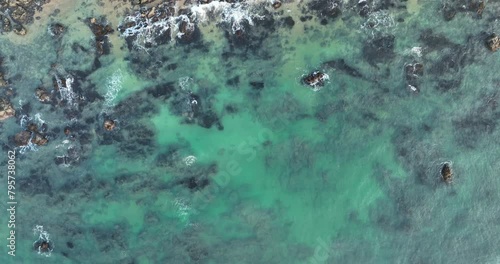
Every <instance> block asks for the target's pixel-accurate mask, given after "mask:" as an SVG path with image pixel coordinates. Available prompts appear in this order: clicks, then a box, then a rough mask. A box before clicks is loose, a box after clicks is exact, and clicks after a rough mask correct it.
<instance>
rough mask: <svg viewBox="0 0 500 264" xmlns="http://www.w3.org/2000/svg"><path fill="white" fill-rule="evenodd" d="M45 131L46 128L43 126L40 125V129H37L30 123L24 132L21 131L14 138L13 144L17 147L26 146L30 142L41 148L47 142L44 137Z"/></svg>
mask: <svg viewBox="0 0 500 264" xmlns="http://www.w3.org/2000/svg"><path fill="white" fill-rule="evenodd" d="M46 130H47V126H46V125H45V124H43V125H42V127H41V129H38V126H37V125H36V124H33V123H30V124H29V125H28V127H27V128H26V130H23V131H21V132H19V133H17V134H16V135H15V136H14V143H15V144H16V146H18V147H20V146H27V145H29V144H30V142H31V143H32V144H35V145H38V146H43V145H45V144H47V142H48V141H49V140H48V139H47V137H46V136H45V135H44V132H45V131H46Z"/></svg>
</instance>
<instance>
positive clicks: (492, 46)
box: [486, 34, 500, 51]
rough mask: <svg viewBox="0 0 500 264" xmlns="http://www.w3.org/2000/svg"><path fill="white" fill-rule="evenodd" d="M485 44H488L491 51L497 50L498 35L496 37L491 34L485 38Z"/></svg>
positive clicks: (499, 47) (499, 46) (498, 45)
mask: <svg viewBox="0 0 500 264" xmlns="http://www.w3.org/2000/svg"><path fill="white" fill-rule="evenodd" d="M486 45H488V48H489V49H490V50H491V51H497V50H498V49H500V37H498V36H497V35H496V34H491V35H490V36H489V37H488V38H487V39H486Z"/></svg>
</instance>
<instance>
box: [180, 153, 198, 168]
mask: <svg viewBox="0 0 500 264" xmlns="http://www.w3.org/2000/svg"><path fill="white" fill-rule="evenodd" d="M183 161H184V163H186V165H187V166H191V165H193V164H194V163H195V162H196V157H195V156H193V155H190V156H187V157H185V158H184V159H183Z"/></svg>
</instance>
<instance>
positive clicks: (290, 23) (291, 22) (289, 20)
mask: <svg viewBox="0 0 500 264" xmlns="http://www.w3.org/2000/svg"><path fill="white" fill-rule="evenodd" d="M283 24H285V25H286V26H287V27H288V28H293V26H294V25H295V21H294V20H293V18H292V17H291V16H287V17H285V18H283Z"/></svg>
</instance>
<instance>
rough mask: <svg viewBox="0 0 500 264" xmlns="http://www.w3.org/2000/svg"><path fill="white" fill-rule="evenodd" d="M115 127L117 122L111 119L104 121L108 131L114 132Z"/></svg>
mask: <svg viewBox="0 0 500 264" xmlns="http://www.w3.org/2000/svg"><path fill="white" fill-rule="evenodd" d="M115 126H116V123H115V121H113V120H111V119H108V120H106V121H104V129H106V130H107V131H112V130H113V129H115Z"/></svg>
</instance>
